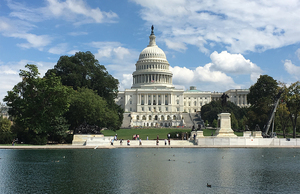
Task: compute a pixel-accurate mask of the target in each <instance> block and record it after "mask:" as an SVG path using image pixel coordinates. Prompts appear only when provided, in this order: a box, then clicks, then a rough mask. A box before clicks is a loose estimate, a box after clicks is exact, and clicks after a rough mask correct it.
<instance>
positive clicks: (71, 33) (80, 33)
mask: <svg viewBox="0 0 300 194" xmlns="http://www.w3.org/2000/svg"><path fill="white" fill-rule="evenodd" d="M69 35H71V36H81V35H88V33H87V32H70V33H69Z"/></svg>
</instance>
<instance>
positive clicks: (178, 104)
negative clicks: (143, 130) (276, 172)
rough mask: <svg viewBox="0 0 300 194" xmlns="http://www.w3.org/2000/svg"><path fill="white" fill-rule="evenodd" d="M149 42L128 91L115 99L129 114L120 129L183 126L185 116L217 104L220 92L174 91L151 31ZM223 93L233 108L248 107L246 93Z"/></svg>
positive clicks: (167, 68)
mask: <svg viewBox="0 0 300 194" xmlns="http://www.w3.org/2000/svg"><path fill="white" fill-rule="evenodd" d="M149 38H150V42H149V45H148V46H147V47H146V48H145V49H144V50H143V51H142V52H141V53H140V56H139V60H138V61H137V63H136V64H135V66H136V71H134V72H133V74H132V75H133V84H132V87H131V89H125V91H120V92H119V94H118V97H117V99H116V103H117V104H118V105H121V107H122V108H123V109H124V110H125V112H127V113H130V114H128V115H127V116H128V117H129V118H125V120H126V119H127V120H128V119H129V120H128V121H127V124H125V120H123V127H127V125H128V126H130V127H135V126H144V127H158V126H181V125H185V122H187V120H188V119H189V118H186V117H191V114H186V113H196V112H199V111H201V107H202V106H203V105H205V104H208V103H210V102H211V101H214V100H219V99H220V97H221V95H222V94H223V92H209V91H200V90H197V89H196V87H195V86H191V87H190V89H189V90H187V91H184V90H181V89H175V87H174V86H173V84H172V76H173V74H172V72H171V71H170V70H169V67H170V64H169V62H168V61H167V58H166V55H165V53H164V52H163V50H162V49H160V48H159V47H158V46H157V45H156V42H155V38H156V37H155V35H154V32H153V29H152V31H151V35H150V36H149ZM225 93H226V94H227V95H228V96H229V99H228V100H229V101H231V102H233V103H235V104H236V105H238V106H240V107H247V106H249V104H248V102H247V94H248V93H249V90H243V89H232V90H228V91H226V92H225ZM127 116H126V115H125V117H127ZM184 117H185V118H184ZM124 124H125V126H124Z"/></svg>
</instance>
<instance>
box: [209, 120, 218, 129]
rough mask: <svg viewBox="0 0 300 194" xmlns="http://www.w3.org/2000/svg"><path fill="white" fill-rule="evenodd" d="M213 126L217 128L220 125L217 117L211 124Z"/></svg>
mask: <svg viewBox="0 0 300 194" xmlns="http://www.w3.org/2000/svg"><path fill="white" fill-rule="evenodd" d="M211 126H212V127H213V128H217V127H218V121H217V119H214V120H213V122H212V125H211Z"/></svg>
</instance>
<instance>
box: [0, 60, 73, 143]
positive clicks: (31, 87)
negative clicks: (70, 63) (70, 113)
mask: <svg viewBox="0 0 300 194" xmlns="http://www.w3.org/2000/svg"><path fill="white" fill-rule="evenodd" d="M25 67H26V68H28V69H29V70H28V71H27V70H20V73H19V75H20V76H21V77H22V81H21V82H19V83H18V84H17V85H15V86H14V88H13V89H12V91H8V92H7V96H5V98H4V102H7V106H9V107H10V109H9V115H10V116H12V118H13V121H14V123H15V125H17V126H16V127H15V129H17V130H16V131H17V132H19V134H17V135H18V137H19V139H20V140H21V141H25V142H26V141H27V142H28V143H35V140H37V141H38V143H43V144H45V143H47V135H51V134H53V133H61V131H57V130H58V129H59V130H63V132H65V131H66V129H67V128H68V127H67V123H66V121H65V122H63V123H59V125H64V126H65V127H61V126H60V127H59V128H57V127H56V126H57V125H56V124H57V120H58V119H61V118H62V117H63V114H64V113H65V112H66V111H67V110H68V107H69V98H68V96H69V93H70V92H69V91H70V89H69V88H68V87H66V86H63V85H62V84H61V82H60V78H59V77H56V76H55V75H54V74H49V75H48V76H47V78H40V77H39V72H38V68H37V66H35V65H26V66H25ZM26 137H27V139H26ZM22 138H24V140H22ZM30 141H31V142H30Z"/></svg>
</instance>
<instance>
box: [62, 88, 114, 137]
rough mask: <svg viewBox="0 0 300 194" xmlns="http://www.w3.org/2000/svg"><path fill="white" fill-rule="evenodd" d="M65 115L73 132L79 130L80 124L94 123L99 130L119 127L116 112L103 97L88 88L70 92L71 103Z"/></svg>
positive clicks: (90, 124)
mask: <svg viewBox="0 0 300 194" xmlns="http://www.w3.org/2000/svg"><path fill="white" fill-rule="evenodd" d="M66 115H67V119H68V121H69V123H70V124H71V130H74V131H75V133H77V132H79V131H78V128H79V126H81V125H82V124H87V125H89V126H92V125H96V126H98V127H99V128H97V129H98V130H99V131H100V129H102V128H108V129H112V130H117V129H119V122H118V121H119V115H118V112H117V111H116V110H115V109H111V108H110V106H109V105H108V103H107V102H106V100H105V99H104V98H102V97H100V96H99V95H98V94H97V93H96V92H95V91H93V90H91V89H88V88H78V90H77V91H75V92H74V93H73V94H72V96H71V105H70V108H69V111H68V112H67V114H66ZM85 127H86V126H85Z"/></svg>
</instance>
